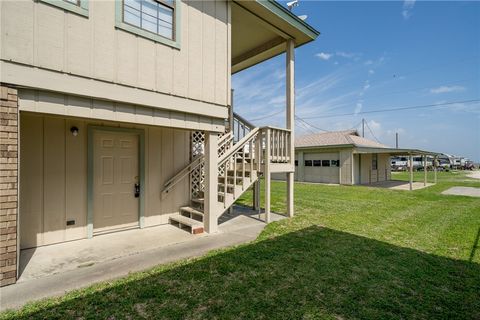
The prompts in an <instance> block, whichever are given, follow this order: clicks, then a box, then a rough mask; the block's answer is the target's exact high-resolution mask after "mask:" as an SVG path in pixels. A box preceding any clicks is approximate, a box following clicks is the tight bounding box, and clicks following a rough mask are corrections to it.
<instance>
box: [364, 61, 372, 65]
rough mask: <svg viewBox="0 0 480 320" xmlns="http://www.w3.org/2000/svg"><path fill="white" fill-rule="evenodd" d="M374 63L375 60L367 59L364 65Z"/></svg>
mask: <svg viewBox="0 0 480 320" xmlns="http://www.w3.org/2000/svg"><path fill="white" fill-rule="evenodd" d="M372 64H373V61H372V60H367V61H365V62H364V65H366V66H369V65H372Z"/></svg>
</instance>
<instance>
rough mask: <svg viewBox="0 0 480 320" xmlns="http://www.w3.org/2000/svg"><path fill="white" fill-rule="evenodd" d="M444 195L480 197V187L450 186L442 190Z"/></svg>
mask: <svg viewBox="0 0 480 320" xmlns="http://www.w3.org/2000/svg"><path fill="white" fill-rule="evenodd" d="M442 194H446V195H454V196H467V197H480V188H473V187H452V188H450V189H447V190H445V191H443V192H442Z"/></svg>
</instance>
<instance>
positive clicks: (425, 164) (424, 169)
mask: <svg viewBox="0 0 480 320" xmlns="http://www.w3.org/2000/svg"><path fill="white" fill-rule="evenodd" d="M427 174H428V167H427V155H426V154H425V155H423V186H424V187H426V186H427Z"/></svg>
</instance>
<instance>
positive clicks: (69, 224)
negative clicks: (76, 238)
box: [67, 220, 75, 226]
mask: <svg viewBox="0 0 480 320" xmlns="http://www.w3.org/2000/svg"><path fill="white" fill-rule="evenodd" d="M73 225H75V220H67V226H73Z"/></svg>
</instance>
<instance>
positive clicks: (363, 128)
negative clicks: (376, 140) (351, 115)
mask: <svg viewBox="0 0 480 320" xmlns="http://www.w3.org/2000/svg"><path fill="white" fill-rule="evenodd" d="M362 137H364V138H365V119H362Z"/></svg>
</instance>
